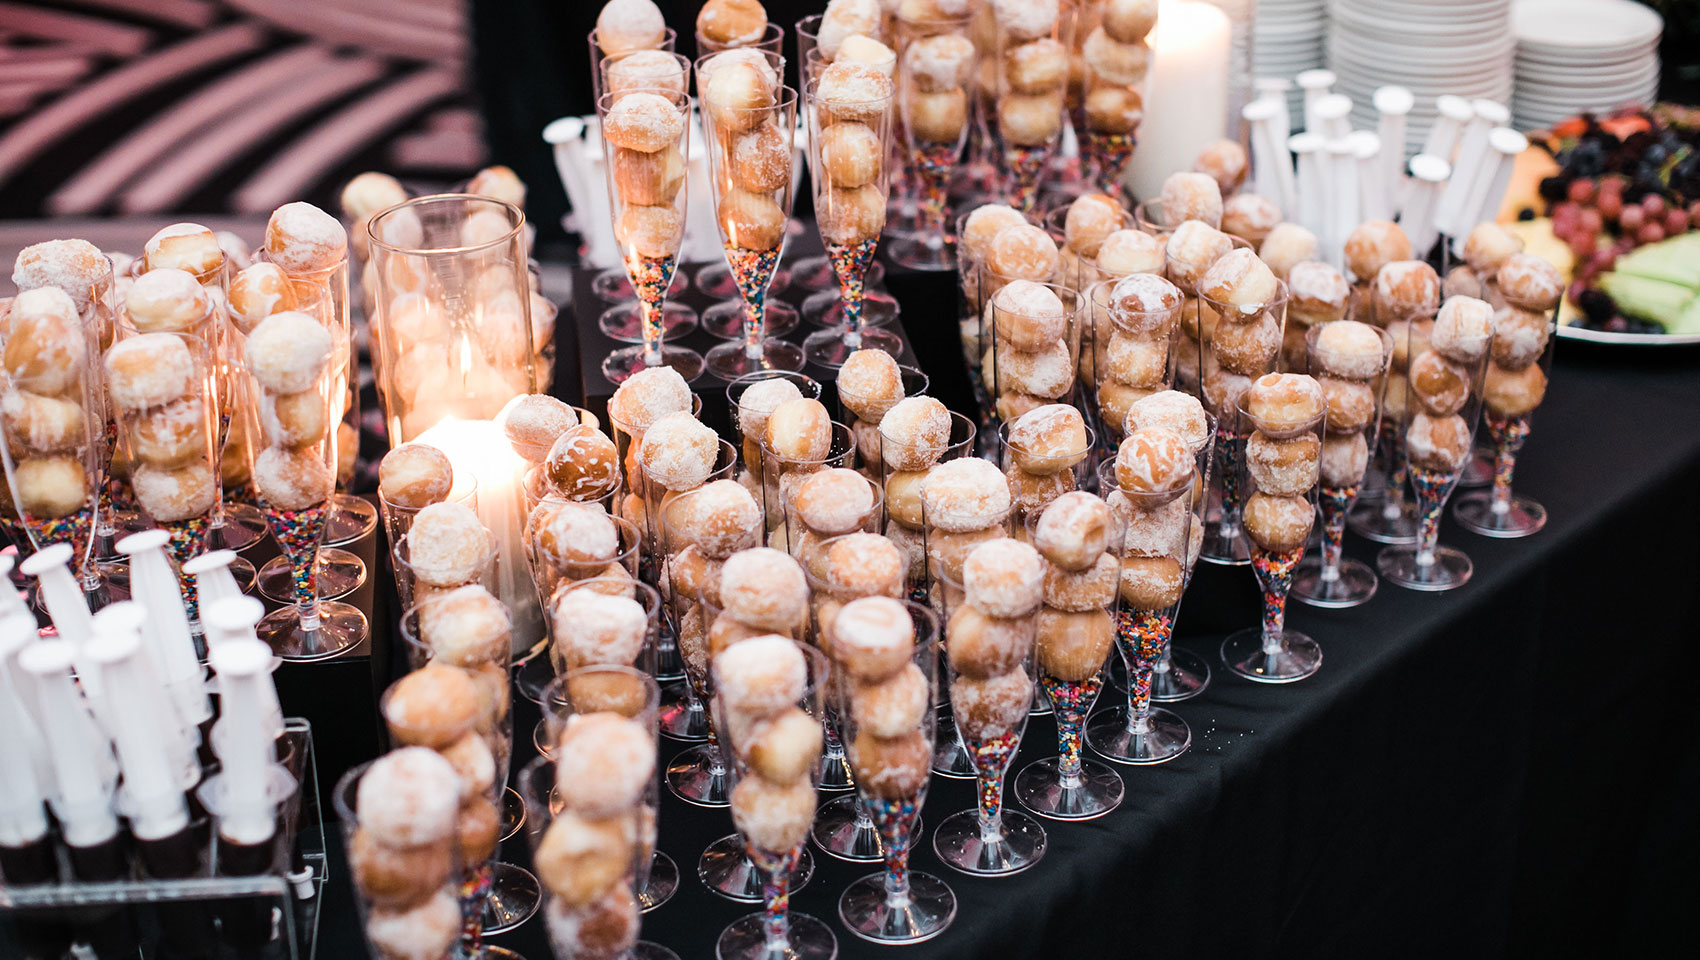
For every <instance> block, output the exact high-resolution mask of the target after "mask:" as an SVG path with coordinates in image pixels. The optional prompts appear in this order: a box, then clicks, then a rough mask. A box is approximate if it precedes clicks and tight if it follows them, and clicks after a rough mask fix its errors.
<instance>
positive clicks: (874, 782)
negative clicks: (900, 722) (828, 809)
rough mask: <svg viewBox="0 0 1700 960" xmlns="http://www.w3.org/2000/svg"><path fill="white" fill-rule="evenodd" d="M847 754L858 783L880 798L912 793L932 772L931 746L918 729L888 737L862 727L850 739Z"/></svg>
mask: <svg viewBox="0 0 1700 960" xmlns="http://www.w3.org/2000/svg"><path fill="white" fill-rule="evenodd" d="M849 754H850V763H851V765H852V766H853V767H854V771H855V774H856V784H857V786H858V787H859V788H860V789H862V790H866V791H867V792H868V793H870V794H872V795H874V796H875V797H879V798H881V799H885V800H900V799H903V798H905V797H913V796H915V795H917V794H919V793H920V791H921V788H922V787H923V786H925V785H926V783H927V779H928V777H929V776H931V767H932V758H933V750H932V747H931V746H930V745H929V744H928V742H927V737H926V736H925V735H924V734H923V733H922V732H921V731H920V730H910V731H909V732H907V733H904V734H903V735H901V736H897V737H891V738H880V737H876V736H874V735H873V734H872V732H870V731H868V730H861V731H859V732H858V733H857V735H856V737H855V739H854V740H852V741H851V742H850V744H849Z"/></svg>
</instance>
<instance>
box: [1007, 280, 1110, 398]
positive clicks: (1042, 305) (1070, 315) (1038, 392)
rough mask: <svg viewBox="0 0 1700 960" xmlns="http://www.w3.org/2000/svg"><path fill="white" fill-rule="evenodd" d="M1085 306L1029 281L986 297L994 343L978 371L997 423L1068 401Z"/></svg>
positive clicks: (1074, 296) (1062, 289)
mask: <svg viewBox="0 0 1700 960" xmlns="http://www.w3.org/2000/svg"><path fill="white" fill-rule="evenodd" d="M984 272H985V273H987V274H989V273H990V271H984ZM1085 307H1086V298H1085V297H1083V296H1081V295H1080V294H1079V293H1077V292H1075V291H1073V290H1070V289H1068V288H1067V287H1066V286H1063V285H1061V284H1055V283H1034V282H1031V281H1026V280H1011V281H1009V282H1008V283H1007V284H1001V285H1000V286H999V289H998V290H997V292H996V293H994V294H992V295H991V296H989V297H988V298H987V300H986V308H985V310H986V324H985V328H986V329H987V330H988V331H989V332H990V333H991V338H990V340H991V344H990V346H989V347H988V348H987V350H986V353H985V356H983V357H982V358H981V366H980V370H981V376H982V377H983V378H984V379H985V381H986V384H987V387H988V389H989V390H990V391H991V394H992V397H993V399H994V401H995V408H994V411H993V412H994V415H995V418H996V419H998V420H1002V421H1010V420H1016V419H1018V418H1020V417H1021V415H1022V414H1025V413H1027V412H1028V411H1030V410H1032V409H1034V408H1036V407H1041V406H1045V405H1047V404H1051V403H1058V402H1067V400H1068V398H1069V397H1070V395H1071V394H1072V392H1073V390H1074V386H1075V381H1076V379H1077V376H1078V371H1079V368H1080V339H1081V333H1082V331H1081V328H1082V327H1083V326H1084V325H1085V323H1086V321H1087V320H1088V319H1090V316H1089V314H1087V313H1086V310H1085ZM1059 308H1060V309H1059Z"/></svg>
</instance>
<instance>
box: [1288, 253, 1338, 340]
mask: <svg viewBox="0 0 1700 960" xmlns="http://www.w3.org/2000/svg"><path fill="white" fill-rule="evenodd" d="M1351 298H1352V285H1351V284H1349V283H1347V282H1346V278H1345V276H1344V275H1343V274H1341V273H1340V271H1338V270H1336V269H1334V267H1333V265H1332V264H1327V263H1323V262H1322V261H1320V260H1306V261H1304V262H1302V263H1295V264H1293V266H1292V268H1291V269H1289V270H1288V271H1287V319H1288V320H1290V321H1294V322H1296V323H1298V324H1299V325H1301V326H1306V327H1314V326H1320V325H1322V324H1325V323H1333V322H1335V321H1337V320H1343V319H1345V316H1346V308H1347V306H1348V305H1349V304H1350V303H1351Z"/></svg>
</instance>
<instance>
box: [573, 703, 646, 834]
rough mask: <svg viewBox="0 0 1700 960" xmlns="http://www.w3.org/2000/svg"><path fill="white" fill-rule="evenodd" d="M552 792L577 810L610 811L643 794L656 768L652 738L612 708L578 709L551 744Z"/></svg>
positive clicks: (604, 814) (633, 803)
mask: <svg viewBox="0 0 1700 960" xmlns="http://www.w3.org/2000/svg"><path fill="white" fill-rule="evenodd" d="M552 759H553V760H554V761H555V794H556V796H557V797H559V798H560V800H561V801H562V802H563V803H564V804H565V805H566V809H568V810H571V811H573V812H574V813H577V814H579V815H581V816H585V817H591V818H594V819H600V818H604V817H612V816H615V815H617V814H619V813H622V812H624V811H626V810H629V809H631V808H632V807H634V806H636V805H637V804H638V803H639V802H641V801H642V800H643V795H644V790H645V789H646V788H647V787H648V785H649V779H650V776H651V775H652V774H653V773H654V772H655V740H654V738H653V737H652V736H651V735H650V733H649V731H647V730H645V729H644V728H643V725H642V724H641V723H639V722H637V721H635V720H629V719H627V718H625V717H622V716H620V715H618V714H614V713H576V714H574V715H572V716H570V717H568V718H567V722H566V725H565V726H564V727H563V728H562V730H561V738H560V741H559V742H558V743H556V744H555V751H554V754H553V756H552Z"/></svg>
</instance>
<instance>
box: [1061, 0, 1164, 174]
mask: <svg viewBox="0 0 1700 960" xmlns="http://www.w3.org/2000/svg"><path fill="white" fill-rule="evenodd" d="M1098 16H1099V22H1098V26H1097V27H1095V28H1094V29H1093V30H1092V32H1091V33H1088V34H1087V35H1086V39H1085V40H1084V41H1082V42H1081V44H1080V53H1081V58H1082V60H1083V61H1084V65H1085V79H1084V91H1083V100H1082V113H1083V116H1084V117H1085V120H1086V129H1085V131H1084V132H1085V134H1086V136H1087V137H1088V138H1093V139H1096V138H1111V137H1125V138H1128V146H1129V147H1131V146H1132V137H1133V134H1134V131H1135V130H1138V129H1139V121H1140V120H1142V119H1143V118H1144V116H1145V101H1144V100H1143V99H1142V98H1141V96H1140V89H1141V88H1142V87H1143V86H1144V84H1145V73H1146V70H1147V68H1148V67H1149V65H1150V62H1151V48H1150V47H1149V46H1147V45H1146V42H1145V38H1146V36H1148V35H1149V34H1150V33H1151V28H1152V27H1154V26H1156V24H1157V2H1156V0H1107V2H1105V3H1104V4H1102V5H1101V6H1100V8H1099V10H1098ZM1077 29H1078V28H1077ZM1117 172H1119V168H1118V169H1116V170H1106V171H1103V174H1104V175H1105V176H1106V179H1113V178H1114V175H1115V174H1116V173H1117Z"/></svg>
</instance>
